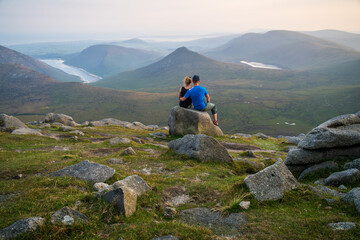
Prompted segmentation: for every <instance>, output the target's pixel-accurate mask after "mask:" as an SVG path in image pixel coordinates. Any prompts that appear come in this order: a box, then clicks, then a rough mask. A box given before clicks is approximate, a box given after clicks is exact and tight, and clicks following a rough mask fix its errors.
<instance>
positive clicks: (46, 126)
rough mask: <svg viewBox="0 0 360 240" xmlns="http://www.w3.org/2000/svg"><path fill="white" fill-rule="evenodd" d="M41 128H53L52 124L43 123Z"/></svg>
mask: <svg viewBox="0 0 360 240" xmlns="http://www.w3.org/2000/svg"><path fill="white" fill-rule="evenodd" d="M39 128H51V125H50V123H43V124H41V125H40V126H39Z"/></svg>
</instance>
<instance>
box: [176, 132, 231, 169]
mask: <svg viewBox="0 0 360 240" xmlns="http://www.w3.org/2000/svg"><path fill="white" fill-rule="evenodd" d="M169 148H170V149H172V150H174V151H175V152H177V153H179V154H185V155H186V156H189V157H192V158H196V159H198V160H200V161H201V162H209V161H217V162H231V161H232V158H231V156H230V155H229V153H228V151H227V150H226V148H225V147H224V146H222V145H221V144H220V143H219V142H218V141H216V140H215V139H214V138H212V137H209V136H206V135H203V134H200V135H192V134H188V135H185V136H184V137H182V138H180V139H177V140H173V141H171V142H170V143H169Z"/></svg>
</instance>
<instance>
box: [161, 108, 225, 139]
mask: <svg viewBox="0 0 360 240" xmlns="http://www.w3.org/2000/svg"><path fill="white" fill-rule="evenodd" d="M168 125H169V134H172V135H180V136H184V135H186V134H206V135H209V136H222V135H224V134H223V132H222V131H221V129H220V128H219V127H218V126H215V125H214V124H213V122H212V120H211V118H210V116H209V114H208V113H207V112H201V111H197V110H194V109H186V108H182V107H179V106H176V107H174V108H172V109H171V113H170V116H169V120H168Z"/></svg>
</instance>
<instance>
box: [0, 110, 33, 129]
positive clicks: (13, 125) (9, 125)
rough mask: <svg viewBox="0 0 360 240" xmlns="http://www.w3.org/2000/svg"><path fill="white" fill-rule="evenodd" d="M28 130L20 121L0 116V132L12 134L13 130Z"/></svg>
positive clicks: (4, 115)
mask: <svg viewBox="0 0 360 240" xmlns="http://www.w3.org/2000/svg"><path fill="white" fill-rule="evenodd" d="M19 128H28V127H27V126H26V125H25V124H24V123H23V122H22V121H20V120H19V119H17V118H16V117H13V116H8V115H6V114H0V131H4V132H12V131H14V130H15V129H19Z"/></svg>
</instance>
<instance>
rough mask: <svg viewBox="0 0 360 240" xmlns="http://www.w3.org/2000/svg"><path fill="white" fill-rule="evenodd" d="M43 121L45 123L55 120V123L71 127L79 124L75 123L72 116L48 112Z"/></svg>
mask: <svg viewBox="0 0 360 240" xmlns="http://www.w3.org/2000/svg"><path fill="white" fill-rule="evenodd" d="M44 122H45V123H55V122H57V123H62V124H64V125H65V126H71V127H75V126H80V124H78V123H76V122H75V121H74V119H73V118H72V117H70V116H68V115H65V114H59V113H48V114H47V115H46V116H45V119H44Z"/></svg>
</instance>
